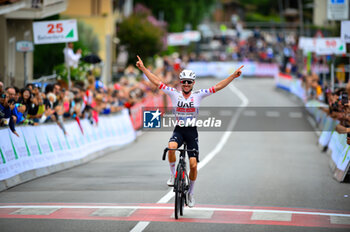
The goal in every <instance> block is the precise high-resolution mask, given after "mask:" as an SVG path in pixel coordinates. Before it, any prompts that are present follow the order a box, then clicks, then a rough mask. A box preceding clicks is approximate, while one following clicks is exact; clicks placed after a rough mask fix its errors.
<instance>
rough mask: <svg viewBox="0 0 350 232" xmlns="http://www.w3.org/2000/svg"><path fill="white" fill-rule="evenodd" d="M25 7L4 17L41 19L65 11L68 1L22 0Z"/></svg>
mask: <svg viewBox="0 0 350 232" xmlns="http://www.w3.org/2000/svg"><path fill="white" fill-rule="evenodd" d="M21 2H25V6H24V7H23V8H20V9H17V10H15V11H12V12H10V13H7V14H6V15H5V16H6V18H9V19H41V18H46V17H48V16H52V15H55V14H59V13H61V12H62V11H65V10H66V9H67V2H68V0H24V1H21Z"/></svg>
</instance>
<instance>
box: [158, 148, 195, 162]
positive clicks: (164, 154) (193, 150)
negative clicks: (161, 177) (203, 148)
mask: <svg viewBox="0 0 350 232" xmlns="http://www.w3.org/2000/svg"><path fill="white" fill-rule="evenodd" d="M168 151H187V152H188V151H192V152H194V153H196V155H197V156H198V153H199V152H198V151H197V150H196V149H194V148H193V149H192V150H190V149H178V148H176V149H170V148H165V149H164V152H163V158H162V160H165V156H166V153H167V152H168Z"/></svg>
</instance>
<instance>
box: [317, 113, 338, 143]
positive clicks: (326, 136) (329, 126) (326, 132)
mask: <svg viewBox="0 0 350 232" xmlns="http://www.w3.org/2000/svg"><path fill="white" fill-rule="evenodd" d="M335 126H336V122H335V121H334V120H333V119H332V118H331V117H328V116H327V117H326V121H325V123H324V126H323V131H322V133H321V135H320V138H319V139H318V143H319V144H320V145H322V146H324V147H325V146H327V145H328V144H329V141H330V140H331V137H332V133H333V131H334V129H335Z"/></svg>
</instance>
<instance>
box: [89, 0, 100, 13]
mask: <svg viewBox="0 0 350 232" xmlns="http://www.w3.org/2000/svg"><path fill="white" fill-rule="evenodd" d="M100 14H101V0H91V15H92V16H98V15H100Z"/></svg>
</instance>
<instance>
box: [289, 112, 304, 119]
mask: <svg viewBox="0 0 350 232" xmlns="http://www.w3.org/2000/svg"><path fill="white" fill-rule="evenodd" d="M288 115H289V117H290V118H302V117H303V113H301V112H289V114H288Z"/></svg>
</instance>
